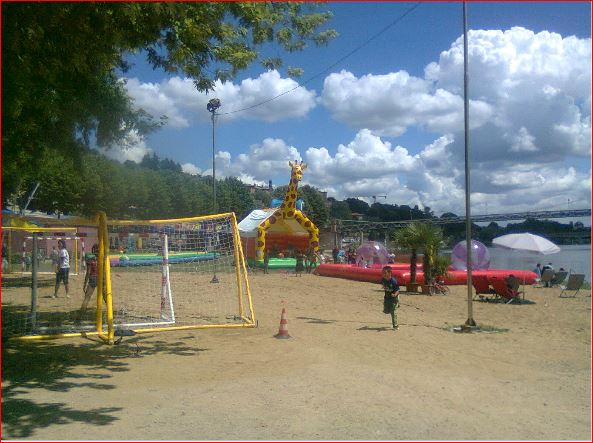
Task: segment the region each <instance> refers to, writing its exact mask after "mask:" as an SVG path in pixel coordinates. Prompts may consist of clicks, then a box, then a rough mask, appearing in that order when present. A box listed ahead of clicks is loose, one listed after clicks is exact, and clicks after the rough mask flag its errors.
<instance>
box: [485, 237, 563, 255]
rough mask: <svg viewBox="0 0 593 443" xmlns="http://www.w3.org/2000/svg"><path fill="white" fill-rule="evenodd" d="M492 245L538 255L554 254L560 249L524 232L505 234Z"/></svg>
mask: <svg viewBox="0 0 593 443" xmlns="http://www.w3.org/2000/svg"><path fill="white" fill-rule="evenodd" d="M492 244H493V245H496V246H500V247H503V248H507V249H515V250H517V251H528V252H537V253H539V254H544V255H547V254H555V253H556V252H560V248H559V247H558V246H556V245H555V244H554V243H552V242H551V241H550V240H548V239H547V238H543V237H540V236H539V235H534V234H530V233H529V232H525V233H523V234H507V235H502V236H500V237H496V238H495V239H493V240H492Z"/></svg>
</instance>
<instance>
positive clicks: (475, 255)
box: [451, 240, 490, 271]
mask: <svg viewBox="0 0 593 443" xmlns="http://www.w3.org/2000/svg"><path fill="white" fill-rule="evenodd" d="M451 266H452V267H453V269H455V270H458V271H466V270H467V246H466V242H465V240H463V241H460V242H459V243H457V244H456V245H455V247H454V248H453V250H452V251H451ZM489 267H490V252H488V248H487V247H486V246H485V245H484V244H483V243H480V242H479V241H477V240H472V263H471V269H472V271H473V270H476V269H488V268H489Z"/></svg>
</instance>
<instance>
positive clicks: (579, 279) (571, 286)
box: [560, 274, 585, 297]
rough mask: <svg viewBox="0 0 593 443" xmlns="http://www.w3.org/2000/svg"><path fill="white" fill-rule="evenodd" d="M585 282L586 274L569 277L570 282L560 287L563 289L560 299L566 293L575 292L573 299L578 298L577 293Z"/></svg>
mask: <svg viewBox="0 0 593 443" xmlns="http://www.w3.org/2000/svg"><path fill="white" fill-rule="evenodd" d="M584 281H585V274H571V275H570V276H569V277H568V281H567V282H566V286H560V287H561V288H562V292H561V293H560V297H562V296H563V294H564V292H565V291H575V293H574V294H573V295H572V297H576V296H577V293H578V292H579V290H580V289H581V286H583V283H584Z"/></svg>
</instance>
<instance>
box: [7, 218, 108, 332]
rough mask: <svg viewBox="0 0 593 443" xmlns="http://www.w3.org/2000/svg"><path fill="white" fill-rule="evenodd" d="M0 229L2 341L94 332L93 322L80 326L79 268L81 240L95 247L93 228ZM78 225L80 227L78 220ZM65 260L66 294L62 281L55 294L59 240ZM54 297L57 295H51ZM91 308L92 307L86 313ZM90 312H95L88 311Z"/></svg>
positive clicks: (95, 229)
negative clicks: (63, 250) (66, 260)
mask: <svg viewBox="0 0 593 443" xmlns="http://www.w3.org/2000/svg"><path fill="white" fill-rule="evenodd" d="M24 220H25V221H24V222H23V224H26V225H28V227H3V228H2V334H3V336H4V337H13V336H19V337H22V336H33V335H53V334H64V333H78V332H82V331H92V330H96V326H95V323H96V321H95V320H94V319H92V320H90V321H86V322H85V321H82V322H81V321H80V315H79V313H80V312H79V311H80V307H81V301H82V299H83V298H84V294H83V292H82V290H81V288H82V285H83V279H84V271H83V272H82V275H81V273H80V272H79V270H81V269H83V267H82V266H81V263H80V257H81V255H82V252H83V245H84V240H85V239H87V235H88V240H90V241H94V242H97V239H98V226H97V225H96V223H95V222H94V221H89V220H86V221H85V222H86V224H87V226H86V227H85V228H81V229H82V230H83V231H84V232H79V228H77V227H68V226H49V227H48V226H46V227H43V226H34V225H33V224H32V223H29V222H27V220H26V219H24ZM79 222H80V223H83V222H82V221H80V220H79ZM59 240H63V241H64V242H65V245H66V251H67V252H68V256H69V266H70V268H69V272H68V277H67V280H68V289H69V291H68V294H66V288H65V277H63V278H62V279H61V281H60V285H59V290H58V292H57V294H56V292H55V286H56V271H57V268H58V264H59V248H58V241H59ZM56 295H57V296H56ZM92 307H93V305H92V304H91V308H92ZM93 312H96V311H95V310H93Z"/></svg>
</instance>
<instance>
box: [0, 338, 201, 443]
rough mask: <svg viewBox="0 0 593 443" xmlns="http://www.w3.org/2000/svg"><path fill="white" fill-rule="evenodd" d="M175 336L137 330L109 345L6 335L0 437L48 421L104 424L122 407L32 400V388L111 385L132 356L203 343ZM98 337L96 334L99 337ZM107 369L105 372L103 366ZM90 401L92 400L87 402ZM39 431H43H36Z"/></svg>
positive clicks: (22, 434)
mask: <svg viewBox="0 0 593 443" xmlns="http://www.w3.org/2000/svg"><path fill="white" fill-rule="evenodd" d="M185 339H192V340H195V337H193V336H192V335H190V336H188V337H182V338H177V340H178V341H166V340H162V339H160V338H159V339H155V338H154V336H135V337H132V338H130V339H129V340H126V341H124V342H123V343H121V344H119V345H114V346H108V345H105V344H103V343H101V342H98V341H94V340H90V339H89V340H87V341H83V342H80V339H75V340H76V342H75V340H68V339H63V340H54V341H30V342H24V341H7V342H5V343H3V346H2V424H3V426H2V427H3V429H2V431H3V433H2V434H3V435H2V436H3V438H5V439H22V438H28V437H31V436H34V435H35V436H36V435H40V430H42V429H43V428H46V427H48V426H51V425H56V424H67V423H72V422H82V423H86V424H89V425H93V426H105V425H109V424H110V423H112V422H114V421H116V420H118V417H117V415H118V414H119V413H121V412H122V411H123V408H121V407H117V406H113V407H100V408H92V407H91V408H89V409H85V410H77V409H74V408H72V407H71V405H68V404H65V403H58V402H55V403H48V402H36V401H35V400H34V398H35V395H34V393H35V390H38V389H43V390H49V391H55V392H61V393H62V392H68V391H72V394H73V395H76V388H81V387H84V388H86V389H89V388H90V389H97V390H109V389H115V385H113V384H110V383H109V382H108V380H109V379H110V378H111V377H114V376H116V373H117V372H123V371H129V370H130V368H129V363H128V359H129V358H130V357H145V356H156V355H167V354H174V355H181V356H195V355H197V354H199V353H200V352H203V351H207V349H200V348H197V347H192V346H188V345H187V343H186V342H184V341H181V340H185ZM97 340H98V339H97ZM106 371H107V372H106ZM91 406H92V405H91ZM40 436H41V437H42V435H40Z"/></svg>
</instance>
